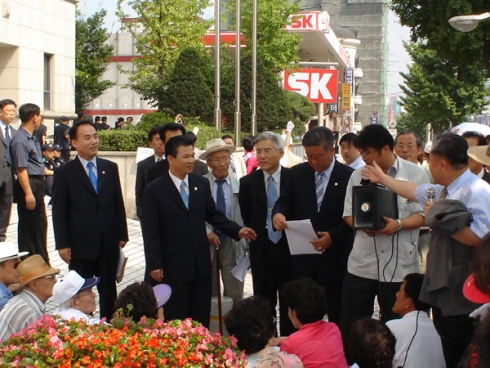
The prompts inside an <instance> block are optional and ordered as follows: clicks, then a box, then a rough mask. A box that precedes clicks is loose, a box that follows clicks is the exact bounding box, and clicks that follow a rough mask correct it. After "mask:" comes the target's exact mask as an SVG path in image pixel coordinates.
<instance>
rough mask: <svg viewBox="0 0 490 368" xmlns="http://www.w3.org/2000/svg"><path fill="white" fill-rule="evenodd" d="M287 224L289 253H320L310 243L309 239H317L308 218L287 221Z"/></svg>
mask: <svg viewBox="0 0 490 368" xmlns="http://www.w3.org/2000/svg"><path fill="white" fill-rule="evenodd" d="M287 224H288V227H287V229H286V236H287V238H288V243H289V250H290V252H291V255H298V254H318V255H321V254H322V252H319V251H317V250H316V249H315V248H314V247H313V245H312V244H311V243H310V241H312V240H316V239H318V236H317V235H316V233H315V230H314V229H313V226H312V225H311V221H310V220H299V221H287Z"/></svg>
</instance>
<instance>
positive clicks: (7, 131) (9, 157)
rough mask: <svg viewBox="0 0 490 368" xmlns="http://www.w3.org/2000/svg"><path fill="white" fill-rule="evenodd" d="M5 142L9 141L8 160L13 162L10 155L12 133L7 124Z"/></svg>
mask: <svg viewBox="0 0 490 368" xmlns="http://www.w3.org/2000/svg"><path fill="white" fill-rule="evenodd" d="M5 142H7V161H8V163H9V164H12V157H11V156H10V142H11V139H10V133H9V126H8V125H7V126H5Z"/></svg>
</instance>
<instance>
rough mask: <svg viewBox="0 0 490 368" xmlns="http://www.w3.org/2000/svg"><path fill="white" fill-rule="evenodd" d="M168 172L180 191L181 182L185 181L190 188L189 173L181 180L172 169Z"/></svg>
mask: <svg viewBox="0 0 490 368" xmlns="http://www.w3.org/2000/svg"><path fill="white" fill-rule="evenodd" d="M168 174H169V175H170V179H172V181H173V182H174V184H175V187H176V188H177V190H178V191H180V183H182V182H184V183H185V185H186V186H187V190H189V175H186V176H185V178H184V180H181V179H179V178H178V177H176V176H175V175H174V174H172V173H171V172H170V170H169V171H168Z"/></svg>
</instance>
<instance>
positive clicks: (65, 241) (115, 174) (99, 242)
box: [52, 157, 128, 260]
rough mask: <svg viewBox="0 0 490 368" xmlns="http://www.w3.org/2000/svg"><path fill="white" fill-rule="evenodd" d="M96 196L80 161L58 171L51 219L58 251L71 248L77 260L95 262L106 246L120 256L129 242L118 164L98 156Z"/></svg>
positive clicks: (54, 184)
mask: <svg viewBox="0 0 490 368" xmlns="http://www.w3.org/2000/svg"><path fill="white" fill-rule="evenodd" d="M97 173H98V189H99V193H98V194H97V193H96V192H95V190H94V188H93V186H92V184H91V182H90V179H89V178H88V175H87V172H86V171H85V168H84V167H83V165H82V163H81V162H80V160H79V159H78V157H77V158H75V159H74V160H72V161H70V162H67V163H66V164H64V165H62V166H60V167H59V168H58V169H56V175H54V180H53V198H52V205H53V208H52V216H53V230H54V236H55V241H56V249H63V248H71V256H72V258H74V259H81V260H93V259H96V258H97V256H98V255H99V253H100V250H101V248H102V247H103V248H104V249H105V250H106V252H107V254H108V255H109V256H114V257H117V256H119V241H127V240H128V229H127V224H126V211H125V209H124V201H123V195H122V191H121V184H120V181H119V171H118V168H117V165H116V164H115V163H113V162H111V161H108V160H104V159H101V158H98V157H97Z"/></svg>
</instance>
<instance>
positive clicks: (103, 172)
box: [102, 171, 337, 185]
mask: <svg viewBox="0 0 490 368" xmlns="http://www.w3.org/2000/svg"><path fill="white" fill-rule="evenodd" d="M102 174H105V171H102ZM335 185H337V183H335Z"/></svg>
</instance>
